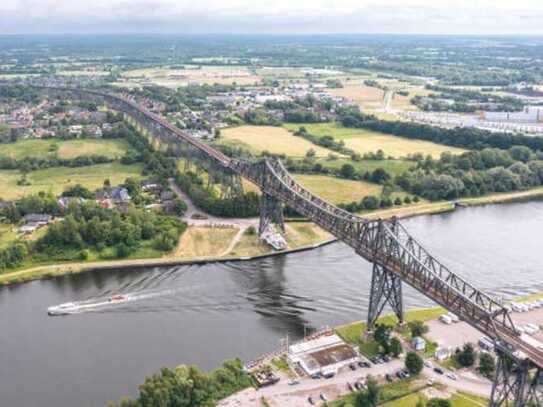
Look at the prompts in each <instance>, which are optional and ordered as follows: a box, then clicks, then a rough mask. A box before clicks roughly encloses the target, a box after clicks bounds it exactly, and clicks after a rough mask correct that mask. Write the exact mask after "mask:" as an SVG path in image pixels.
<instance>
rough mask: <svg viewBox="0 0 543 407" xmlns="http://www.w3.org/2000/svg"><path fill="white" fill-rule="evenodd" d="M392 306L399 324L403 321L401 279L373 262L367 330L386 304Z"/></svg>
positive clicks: (373, 323)
mask: <svg viewBox="0 0 543 407" xmlns="http://www.w3.org/2000/svg"><path fill="white" fill-rule="evenodd" d="M387 304H388V305H389V306H390V308H392V311H393V312H394V314H396V317H397V318H398V321H399V323H400V324H403V322H404V313H403V297H402V281H401V280H400V278H399V277H397V276H396V275H395V274H394V273H392V272H391V271H389V270H387V269H386V268H385V267H383V266H381V265H380V264H378V263H373V273H372V276H371V291H370V304H369V310H368V327H367V330H368V331H373V328H374V326H375V322H377V319H378V318H379V316H380V315H381V313H382V312H383V309H384V308H385V306H386V305H387Z"/></svg>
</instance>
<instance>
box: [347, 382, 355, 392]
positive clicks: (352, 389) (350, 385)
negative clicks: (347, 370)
mask: <svg viewBox="0 0 543 407" xmlns="http://www.w3.org/2000/svg"><path fill="white" fill-rule="evenodd" d="M347 388H348V389H349V391H354V387H353V385H352V384H351V383H349V382H347Z"/></svg>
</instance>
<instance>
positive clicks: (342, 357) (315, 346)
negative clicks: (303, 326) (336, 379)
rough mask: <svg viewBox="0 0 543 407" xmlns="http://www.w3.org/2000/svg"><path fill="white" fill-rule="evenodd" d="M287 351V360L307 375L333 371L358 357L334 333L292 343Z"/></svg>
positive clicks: (355, 360)
mask: <svg viewBox="0 0 543 407" xmlns="http://www.w3.org/2000/svg"><path fill="white" fill-rule="evenodd" d="M288 353H289V354H288V358H289V361H290V362H291V363H292V364H293V365H297V366H300V367H301V368H302V369H303V371H304V372H305V373H306V374H307V375H309V376H312V375H314V374H323V375H326V374H327V373H330V372H332V373H335V372H337V371H338V370H339V369H341V368H342V367H344V366H347V365H349V364H350V363H354V362H357V361H358V360H359V359H360V357H359V355H358V353H357V352H356V351H355V350H354V349H353V347H352V346H349V345H347V344H346V343H345V342H344V341H343V340H342V339H341V338H340V337H339V336H337V335H335V334H330V335H325V336H321V337H318V338H316V339H313V340H310V341H304V342H300V343H297V344H295V345H292V346H290V347H289V350H288Z"/></svg>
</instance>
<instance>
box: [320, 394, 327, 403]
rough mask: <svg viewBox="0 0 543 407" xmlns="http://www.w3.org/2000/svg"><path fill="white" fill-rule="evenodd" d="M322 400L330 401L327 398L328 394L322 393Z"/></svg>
mask: <svg viewBox="0 0 543 407" xmlns="http://www.w3.org/2000/svg"><path fill="white" fill-rule="evenodd" d="M321 400H322V401H328V397H326V394H324V393H321Z"/></svg>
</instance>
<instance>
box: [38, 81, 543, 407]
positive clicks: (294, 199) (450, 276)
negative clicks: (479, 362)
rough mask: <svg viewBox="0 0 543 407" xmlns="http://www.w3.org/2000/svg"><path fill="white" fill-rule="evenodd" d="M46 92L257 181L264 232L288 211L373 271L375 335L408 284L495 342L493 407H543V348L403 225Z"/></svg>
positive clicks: (151, 124)
mask: <svg viewBox="0 0 543 407" xmlns="http://www.w3.org/2000/svg"><path fill="white" fill-rule="evenodd" d="M39 88H40V89H41V90H42V91H43V92H45V93H47V94H53V95H55V96H61V97H62V96H68V97H71V98H77V99H86V100H93V101H96V102H98V103H103V104H106V105H108V106H109V107H110V108H112V109H114V110H117V111H120V112H123V113H124V114H125V115H128V116H130V117H131V118H132V119H134V120H135V121H136V122H137V123H139V125H141V126H143V127H144V128H146V129H147V130H148V131H149V132H150V133H151V134H152V135H153V137H156V138H157V139H158V140H160V142H161V144H162V143H165V144H167V145H169V146H171V147H173V149H174V151H175V152H176V153H177V154H179V155H180V156H184V157H186V158H190V159H194V160H198V162H199V163H200V165H202V166H203V167H205V168H206V169H208V170H218V171H220V173H221V174H223V179H222V182H224V183H226V184H228V186H229V189H231V190H234V191H236V190H238V189H239V188H240V185H241V184H240V183H239V176H241V177H244V178H246V179H248V180H250V181H251V182H253V183H254V184H255V185H257V186H258V187H259V188H260V189H261V191H262V202H261V216H260V222H261V228H260V229H261V230H263V226H265V225H266V224H267V223H269V222H275V223H277V224H278V225H279V226H280V227H281V228H283V212H282V208H283V206H284V205H288V206H289V207H291V208H293V209H294V210H296V211H297V212H298V213H300V214H302V215H304V216H306V217H307V218H309V219H310V220H312V221H313V222H315V223H316V224H317V225H319V226H320V227H321V228H323V229H325V230H327V231H328V232H329V233H331V234H333V235H334V236H336V237H337V238H338V239H340V240H341V241H343V242H344V243H345V244H347V245H349V246H351V247H352V248H353V249H354V250H355V252H356V253H357V254H358V255H360V256H361V257H363V258H364V259H366V260H367V261H369V262H371V263H372V264H373V276H372V282H371V289H370V307H369V312H368V328H369V329H371V328H372V327H373V326H374V324H375V321H376V320H377V318H378V317H379V316H380V314H381V312H382V311H383V309H384V307H385V306H387V305H388V306H390V307H391V308H392V310H393V311H394V313H395V314H396V315H397V317H398V319H399V321H400V322H403V302H402V284H403V283H405V284H408V285H410V286H411V287H413V288H414V289H416V290H417V291H419V292H421V293H422V294H423V295H425V296H427V297H428V298H430V299H432V300H433V301H435V302H436V303H437V304H439V305H441V306H443V307H444V308H446V309H447V310H449V311H450V312H452V313H454V314H456V315H457V316H459V317H460V318H461V319H463V320H464V321H466V322H467V323H469V324H470V325H471V326H473V327H474V328H476V329H477V330H479V331H480V332H481V333H483V334H484V335H486V336H488V337H490V338H491V339H492V340H493V341H494V343H495V345H496V353H497V356H498V364H497V370H496V375H495V378H494V384H493V388H492V394H491V402H490V405H491V406H493V407H497V406H506V405H514V406H515V407H525V406H543V345H539V343H538V342H536V341H534V340H530V338H528V337H526V336H524V335H520V334H519V332H518V331H517V330H516V328H515V325H514V323H513V321H512V319H511V316H510V314H509V312H508V310H507V309H506V308H504V307H503V305H502V304H500V303H498V302H497V301H496V300H494V299H493V298H492V297H490V296H489V295H487V294H485V293H484V292H482V291H480V290H479V289H477V288H476V287H474V286H473V285H471V284H470V283H469V282H468V281H466V280H464V279H463V278H461V277H460V276H459V275H457V274H455V273H453V272H452V271H450V270H449V269H448V268H447V267H446V266H444V265H443V264H441V263H440V262H439V261H438V260H437V259H435V258H434V257H433V256H432V255H431V254H430V253H428V252H427V251H426V250H425V249H424V247H423V246H422V245H421V244H420V243H418V242H417V241H416V240H415V239H414V238H413V237H411V236H410V235H409V233H408V232H407V231H406V230H405V229H404V227H403V226H402V225H401V224H400V222H398V221H397V220H394V219H393V220H369V219H366V218H364V217H360V216H356V215H353V214H351V213H349V212H346V211H344V210H342V209H340V208H338V207H336V206H334V205H332V204H330V203H328V202H326V201H324V200H323V199H321V198H319V197H318V196H316V195H314V194H312V193H311V192H310V191H308V190H306V189H305V188H303V187H302V186H301V185H300V184H298V183H297V182H296V181H295V180H294V179H293V178H292V177H291V175H290V174H289V173H288V171H287V170H286V169H285V168H284V167H283V165H282V163H281V162H280V161H278V160H262V161H259V162H256V163H253V162H248V161H244V160H238V159H232V158H230V157H228V156H226V155H224V154H223V153H221V152H219V151H217V150H215V149H213V148H212V147H210V146H208V145H207V144H205V143H202V142H201V141H199V140H197V139H195V138H193V137H192V136H190V135H188V134H186V133H185V132H183V131H182V130H180V129H178V128H177V127H175V126H173V125H171V124H170V123H168V122H167V121H166V120H165V119H164V118H162V117H160V116H158V115H156V114H154V113H151V112H149V111H147V110H146V109H145V108H143V107H142V106H140V105H139V104H137V103H136V102H135V101H134V100H131V99H128V98H125V97H122V96H119V95H115V94H110V93H104V92H99V91H93V90H84V89H76V88H60V87H39ZM511 403H513V404H511Z"/></svg>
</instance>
